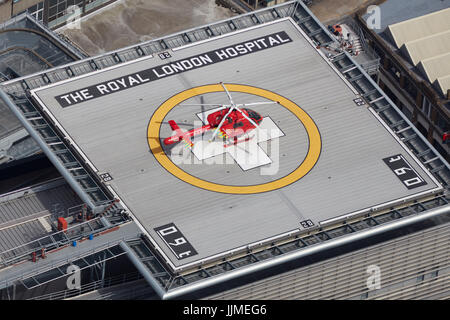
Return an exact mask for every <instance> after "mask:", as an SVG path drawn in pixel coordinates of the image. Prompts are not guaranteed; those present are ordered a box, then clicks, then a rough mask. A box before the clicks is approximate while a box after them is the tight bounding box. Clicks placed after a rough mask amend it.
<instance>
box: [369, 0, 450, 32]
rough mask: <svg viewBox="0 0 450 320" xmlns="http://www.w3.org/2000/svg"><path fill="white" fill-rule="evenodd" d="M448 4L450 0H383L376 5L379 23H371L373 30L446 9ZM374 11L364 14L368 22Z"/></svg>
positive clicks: (381, 30)
mask: <svg viewBox="0 0 450 320" xmlns="http://www.w3.org/2000/svg"><path fill="white" fill-rule="evenodd" d="M449 6H450V0H385V1H383V2H382V3H381V4H379V5H378V6H377V8H378V9H379V16H378V17H377V18H379V20H378V21H375V22H379V24H378V25H377V24H376V23H375V25H373V26H372V27H373V31H374V32H376V33H378V34H379V33H382V32H383V31H385V29H386V28H387V26H389V25H391V24H395V23H398V22H401V21H405V20H409V19H412V18H416V17H420V16H423V15H426V14H429V13H432V12H435V11H439V10H442V9H446V8H448V7H449ZM374 13H375V12H374V11H369V12H368V13H366V14H364V15H363V17H364V19H365V20H366V21H367V22H369V21H371V20H372V19H373V18H375V16H374Z"/></svg>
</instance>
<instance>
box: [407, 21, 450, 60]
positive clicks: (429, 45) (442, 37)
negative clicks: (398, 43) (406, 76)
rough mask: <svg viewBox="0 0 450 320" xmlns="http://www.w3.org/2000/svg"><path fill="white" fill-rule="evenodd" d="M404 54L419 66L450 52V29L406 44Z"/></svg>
mask: <svg viewBox="0 0 450 320" xmlns="http://www.w3.org/2000/svg"><path fill="white" fill-rule="evenodd" d="M401 50H402V53H403V54H405V56H406V57H408V59H409V60H410V61H411V63H412V64H413V65H417V64H418V63H419V62H420V61H422V60H425V59H430V58H433V57H436V56H438V55H442V54H445V53H448V52H450V28H449V29H448V30H446V31H443V32H440V33H436V34H433V35H430V36H427V37H424V38H420V39H417V40H413V41H409V42H406V43H405V44H403V45H402V47H401Z"/></svg>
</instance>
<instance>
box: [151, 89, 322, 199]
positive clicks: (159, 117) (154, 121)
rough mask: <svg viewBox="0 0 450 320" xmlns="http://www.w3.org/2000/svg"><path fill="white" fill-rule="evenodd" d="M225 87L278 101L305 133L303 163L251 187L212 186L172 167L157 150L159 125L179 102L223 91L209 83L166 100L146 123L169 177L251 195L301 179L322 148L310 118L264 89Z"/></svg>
mask: <svg viewBox="0 0 450 320" xmlns="http://www.w3.org/2000/svg"><path fill="white" fill-rule="evenodd" d="M226 87H227V89H228V90H229V91H232V92H243V93H250V94H253V95H256V96H260V97H263V98H266V99H269V100H272V101H278V102H279V103H280V104H281V105H282V106H284V107H285V108H287V109H288V110H289V111H291V112H292V113H293V114H294V115H295V116H296V117H297V118H298V119H299V120H300V121H301V122H302V123H303V125H304V126H305V129H306V132H307V134H308V139H309V149H308V154H307V155H306V158H305V159H304V161H303V162H302V163H301V164H300V166H298V167H297V169H295V170H294V171H292V172H291V173H290V174H288V175H287V176H284V177H283V178H280V179H278V180H275V181H271V182H268V183H263V184H258V185H252V186H230V185H222V184H217V183H212V182H209V181H205V180H202V179H199V178H197V177H194V176H192V175H190V174H188V173H186V172H185V171H183V170H181V169H180V168H179V167H178V166H176V165H175V164H174V163H173V162H172V161H171V160H170V159H169V157H168V156H167V155H166V154H165V152H164V151H163V149H162V147H161V141H160V138H159V132H160V128H161V124H162V122H163V120H164V118H165V117H166V115H167V114H168V113H169V111H170V110H172V109H173V108H174V107H176V106H177V105H178V104H179V103H181V102H183V101H185V100H187V99H190V98H192V97H195V96H198V95H201V94H206V93H212V92H223V91H224V90H223V88H222V86H221V85H220V84H210V85H205V86H200V87H195V88H191V89H188V90H185V91H183V92H180V93H178V94H176V95H174V96H173V97H171V98H170V99H168V100H167V101H165V102H164V103H163V104H162V105H161V106H160V107H159V108H158V109H157V110H156V111H155V113H154V114H153V116H152V118H151V119H150V123H149V125H148V130H147V133H148V136H147V137H148V144H149V146H150V150H151V151H152V153H153V155H154V156H155V158H156V160H157V161H158V162H159V163H160V164H161V165H162V166H163V167H164V168H165V169H166V170H167V171H169V172H170V173H171V174H173V175H174V176H175V177H177V178H179V179H181V180H183V181H185V182H187V183H189V184H191V185H193V186H196V187H199V188H202V189H206V190H210V191H215V192H221V193H230V194H253V193H261V192H267V191H272V190H277V189H280V188H283V187H285V186H287V185H289V184H291V183H293V182H295V181H297V180H299V179H301V178H302V177H303V176H304V175H306V174H307V173H308V172H309V171H310V170H311V169H312V168H313V167H314V165H315V164H316V162H317V160H318V159H319V156H320V151H321V148H322V142H321V139H320V133H319V129H318V128H317V126H316V124H315V123H314V121H313V120H312V119H311V117H310V116H309V115H308V114H307V113H306V112H305V111H303V110H302V109H301V108H300V107H299V106H297V105H296V104H295V103H293V102H292V101H290V100H288V99H286V98H284V97H282V96H280V95H278V94H276V93H273V92H270V91H267V90H264V89H260V88H256V87H252V86H247V85H239V84H226ZM155 137H156V138H155Z"/></svg>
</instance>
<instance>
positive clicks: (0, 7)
mask: <svg viewBox="0 0 450 320" xmlns="http://www.w3.org/2000/svg"><path fill="white" fill-rule="evenodd" d="M12 1H13V0H4V1H1V0H0V23H3V22H5V21H6V20H8V19H10V18H11V16H13V15H16V14H18V13H20V12H22V11H24V10H26V9H28V8H29V7H31V6H33V5H35V4H36V3H39V2H42V1H43V0H20V1H19V2H16V3H14V4H12ZM11 7H12V8H13V13H12V15H11Z"/></svg>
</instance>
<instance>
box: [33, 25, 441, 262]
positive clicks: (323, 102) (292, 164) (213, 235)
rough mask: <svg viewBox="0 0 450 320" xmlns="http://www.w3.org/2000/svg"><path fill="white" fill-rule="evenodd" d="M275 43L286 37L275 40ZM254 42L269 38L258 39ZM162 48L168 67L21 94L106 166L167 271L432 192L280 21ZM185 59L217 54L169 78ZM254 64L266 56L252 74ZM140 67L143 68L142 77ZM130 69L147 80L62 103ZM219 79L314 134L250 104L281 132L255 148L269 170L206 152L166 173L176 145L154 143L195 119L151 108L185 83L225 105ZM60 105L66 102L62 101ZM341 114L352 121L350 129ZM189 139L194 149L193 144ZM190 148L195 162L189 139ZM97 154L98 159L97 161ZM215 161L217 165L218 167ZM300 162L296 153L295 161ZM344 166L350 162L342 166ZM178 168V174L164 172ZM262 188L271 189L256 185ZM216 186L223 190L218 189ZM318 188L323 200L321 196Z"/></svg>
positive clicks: (186, 111)
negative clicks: (184, 246)
mask: <svg viewBox="0 0 450 320" xmlns="http://www.w3.org/2000/svg"><path fill="white" fill-rule="evenodd" d="M273 34H284V35H283V36H281V37H282V38H283V39H284V40H285V41H286V42H285V43H283V44H279V45H277V46H276V47H269V48H267V49H264V50H263V49H261V50H260V51H259V50H258V51H257V52H247V53H246V54H245V55H240V56H235V57H233V58H232V59H229V60H222V59H227V58H226V56H227V53H228V54H230V55H234V54H235V53H234V51H233V50H231V49H232V48H239V47H238V46H239V44H243V45H244V46H246V44H248V43H253V42H252V41H254V39H265V37H266V38H267V37H268V35H273ZM267 39H269V38H267ZM287 39H291V41H289V42H287ZM266 42H267V43H270V40H266ZM230 48H231V49H230ZM224 52H227V53H224ZM170 55H171V58H170V61H171V64H168V65H166V64H167V61H163V60H161V58H160V57H159V56H152V57H147V58H145V59H141V60H139V61H135V62H132V63H126V64H122V65H119V66H117V67H116V68H114V69H110V70H105V71H98V72H92V73H90V74H88V75H85V76H82V77H80V78H78V79H77V78H75V79H72V80H70V81H66V82H63V83H56V84H55V85H50V86H47V87H44V88H42V89H38V90H36V91H32V94H33V96H34V97H35V98H36V100H37V101H38V102H39V103H40V104H41V107H42V108H45V109H47V112H48V113H49V114H51V115H52V117H54V119H55V123H58V125H59V126H60V128H61V131H63V132H67V134H68V136H70V137H71V138H72V139H73V142H72V143H73V144H74V145H77V146H78V148H79V149H80V150H82V153H83V154H84V156H85V157H86V159H89V161H90V162H91V163H92V165H93V168H95V169H94V170H95V171H97V172H98V173H99V174H103V173H108V174H109V175H110V176H111V177H112V178H113V180H110V181H109V182H108V187H109V188H110V189H111V190H112V192H113V193H114V194H117V195H118V197H119V198H120V199H121V200H122V201H123V202H124V203H125V204H126V206H127V207H128V208H129V209H130V211H131V212H132V214H133V215H134V216H135V217H136V219H137V220H138V221H139V222H140V223H141V224H142V226H143V227H144V228H145V230H146V233H147V234H148V235H149V237H150V238H151V239H152V240H153V241H154V242H155V243H156V244H157V246H158V247H159V248H160V250H161V251H162V252H163V253H164V255H165V256H166V257H167V258H168V260H170V261H171V263H172V268H173V269H180V268H182V267H184V268H185V267H186V265H193V264H198V263H199V262H200V261H202V260H211V259H212V258H213V257H214V259H217V256H225V255H227V254H229V252H230V251H232V250H234V249H236V248H244V247H246V246H248V245H251V244H254V243H258V242H266V241H268V239H275V238H281V237H284V235H286V234H288V233H291V232H295V231H296V230H297V228H298V224H299V223H300V222H301V221H305V220H309V221H311V223H314V224H316V225H317V224H321V223H326V221H327V220H329V219H335V218H337V217H340V216H344V215H348V214H351V213H352V212H358V211H360V210H364V209H366V208H369V207H372V206H378V205H382V204H385V203H388V202H390V201H393V200H396V199H400V198H405V197H412V196H415V195H417V194H419V193H422V192H427V191H431V190H434V189H436V188H437V187H438V185H437V184H436V183H435V182H434V181H433V180H432V179H430V177H429V176H428V174H427V172H426V171H424V170H423V169H422V168H421V167H420V166H419V165H418V164H417V163H416V162H415V160H414V158H411V156H410V155H409V154H408V153H407V151H406V150H405V149H403V147H402V146H401V145H400V144H398V142H397V141H396V140H395V139H394V138H393V136H392V135H391V134H389V132H387V131H386V130H385V129H384V127H383V126H381V125H380V123H379V122H378V121H377V120H376V118H374V117H373V115H372V113H371V112H370V111H369V110H368V109H366V108H360V107H359V106H358V105H356V104H355V102H354V101H353V100H354V99H356V98H357V97H356V94H355V91H354V89H352V88H351V87H349V86H348V85H347V84H346V82H345V81H344V80H343V79H342V78H341V77H339V76H338V74H337V72H336V71H335V70H334V69H333V68H332V67H330V65H329V64H328V63H327V60H326V58H325V57H323V56H321V54H320V53H319V52H318V51H317V49H316V48H315V46H314V45H312V44H311V43H310V42H309V41H308V38H307V37H306V35H304V34H303V33H302V32H299V30H298V29H297V28H296V27H295V24H294V23H292V21H291V20H289V19H284V20H279V21H276V22H273V23H270V24H265V25H261V26H257V27H254V28H251V29H248V30H245V31H239V32H236V33H230V34H228V35H227V36H226V37H219V38H216V39H210V40H207V41H204V42H202V43H199V44H196V45H195V46H191V45H187V46H184V47H179V48H177V50H176V51H173V52H170ZM197 56H200V57H208V58H210V59H211V60H212V61H215V60H214V58H215V57H216V58H217V57H219V56H220V58H218V60H217V61H216V62H214V63H208V64H207V65H204V66H198V68H195V69H191V68H189V69H186V70H184V71H179V69H177V70H178V72H180V73H179V74H175V75H172V74H173V70H175V69H174V68H175V67H176V66H177V67H178V66H179V65H183V62H186V61H192V62H194V61H195V60H194V59H195V58H191V57H197ZM274 57H276V58H274ZM264 61H271V63H270V64H267V65H264V68H263V69H262V64H263V62H264ZM197 63H198V61H197ZM149 68H150V69H149ZM152 68H153V69H152ZM149 70H153V72H148V73H147V71H149ZM262 70H264V74H262V73H261V71H262ZM133 74H139V75H140V76H137V75H136V76H134V77H135V79H139V78H142V79H146V77H147V78H148V79H151V80H147V81H148V83H143V84H141V85H137V84H133V85H131V82H130V84H126V87H127V88H126V89H125V88H123V90H120V91H117V92H115V93H111V94H105V95H102V94H104V93H100V95H99V96H97V98H93V99H91V100H88V101H84V102H80V100H79V99H78V100H77V101H78V102H80V103H78V104H76V105H75V102H74V100H73V99H74V98H75V97H77V96H78V93H77V92H80V91H83V92H87V91H84V90H85V89H84V88H86V87H90V88H91V89H90V90H91V93H92V95H93V97H94V96H96V94H95V93H94V91H95V90H97V89H96V88H100V86H101V85H100V84H101V83H104V84H105V85H106V86H109V88H113V89H114V87H115V85H116V84H115V83H116V82H114V81H115V80H114V79H118V80H117V81H122V80H123V79H125V80H126V79H129V78H127V77H128V76H129V75H133ZM155 74H157V76H155ZM152 76H153V78H152ZM139 81H140V80H139ZM222 81H223V82H225V83H227V86H229V90H230V91H231V94H232V96H233V97H234V99H235V100H236V101H239V103H251V102H255V101H259V102H263V101H267V100H266V99H269V98H268V97H269V96H264V95H263V93H261V92H259V91H258V90H255V89H245V90H244V91H242V90H243V89H242V88H237V87H236V88H235V86H234V85H233V84H230V83H238V84H241V85H245V86H250V87H251V88H263V89H265V90H268V91H270V92H271V94H272V95H273V94H274V93H275V94H278V95H280V96H281V97H286V98H287V99H289V100H290V101H292V102H293V103H295V104H296V105H297V106H301V108H302V109H303V110H304V112H306V113H307V114H310V115H311V117H313V118H312V121H313V122H315V123H316V124H317V126H318V127H319V129H318V131H320V134H319V133H318V135H317V136H315V134H314V132H316V131H314V130H316V129H315V128H317V127H316V126H315V125H312V124H308V123H309V122H308V121H309V120H307V119H305V118H304V119H303V120H302V119H301V117H300V118H299V117H298V116H294V113H293V112H295V111H294V110H291V109H288V108H287V107H286V106H287V105H286V102H283V100H280V101H281V102H280V103H281V106H280V105H278V106H274V105H266V106H264V105H262V106H258V107H254V108H255V111H257V112H259V113H260V114H261V115H262V116H263V117H265V119H267V121H271V122H272V123H277V124H278V125H277V126H278V128H279V130H281V131H282V132H283V135H282V136H281V137H278V136H277V137H276V139H275V140H270V141H276V143H277V144H278V147H277V148H279V154H277V153H274V152H269V151H266V154H267V157H268V158H270V160H269V161H271V163H270V165H267V163H263V164H259V163H257V164H256V165H255V166H254V167H250V168H247V167H246V166H249V165H250V164H251V163H250V161H248V162H246V163H245V164H244V165H241V163H240V162H239V161H240V160H239V159H238V158H241V156H239V155H238V154H235V155H231V156H230V157H228V158H227V159H225V160H223V159H222V156H220V155H216V156H213V157H212V158H206V159H205V160H204V161H200V163H197V162H196V161H193V162H190V161H187V162H183V163H181V164H179V165H177V167H176V168H172V169H169V168H170V166H164V163H165V161H166V158H160V157H159V153H160V151H158V150H160V149H162V152H164V153H165V154H167V155H169V156H168V158H170V159H171V160H169V161H172V162H174V163H178V160H179V159H178V158H177V157H176V155H177V152H179V148H178V149H177V151H176V152H175V153H174V152H173V151H172V149H170V148H169V147H166V146H164V144H162V143H161V141H160V139H162V138H166V137H168V136H170V135H171V132H172V130H171V128H170V127H169V125H167V124H166V123H167V121H169V120H175V121H177V122H179V123H185V125H184V128H183V129H186V130H189V129H190V128H192V127H194V126H199V124H198V122H199V120H200V119H199V113H200V112H201V108H200V107H199V106H198V107H195V106H184V107H183V106H178V103H176V104H175V105H174V106H173V109H169V110H170V111H169V113H168V114H167V115H166V114H164V115H161V117H160V118H159V116H157V115H158V114H159V112H160V110H162V109H161V108H164V107H163V106H161V108H160V105H163V103H164V101H166V100H167V99H169V98H170V97H172V96H174V95H177V94H181V95H185V94H186V93H185V92H186V90H188V92H190V91H192V90H196V91H197V90H200V91H201V90H203V88H204V87H205V85H206V87H208V86H210V84H215V86H216V87H219V88H220V90H215V89H214V90H215V91H213V92H212V93H208V92H205V93H203V94H202V96H201V97H202V99H204V101H205V103H209V104H214V106H212V107H210V106H207V107H206V112H207V111H209V110H210V109H214V108H217V105H220V104H224V103H227V101H228V100H227V98H226V95H225V92H223V89H222V88H221V87H220V85H218V83H219V82H222ZM117 83H119V82H117ZM134 83H136V82H134ZM286 83H288V84H289V85H288V86H286V85H285V84H286ZM250 87H249V88H250ZM193 88H198V89H193ZM208 88H209V87H208ZM214 88H215V87H214ZM324 88H326V90H324ZM114 90H116V89H114ZM189 90H190V91H189ZM205 90H209V89H205ZM239 90H241V91H239ZM106 93H107V92H106ZM220 93H222V94H220ZM66 95H67V96H66ZM56 97H60V98H56ZM63 97H65V98H63ZM58 99H59V100H58ZM70 99H72V100H70ZM185 99H186V98H185ZM187 99H189V100H186V101H184V102H183V103H185V104H190V103H191V104H195V103H198V102H199V101H198V94H194V95H193V96H192V98H191V97H188V98H187ZM272 99H281V98H272ZM67 101H69V105H66V103H68V102H67ZM268 101H271V100H270V99H269V100H268ZM61 103H62V104H61ZM62 105H63V107H61V106H62ZM288 110H290V111H291V112H288ZM295 110H296V109H295ZM152 114H153V115H155V116H154V117H158V119H156V120H155V121H154V122H153V120H150V119H155V118H154V117H152V116H151V115H152ZM351 119H354V121H352V120H351ZM149 120H150V125H149ZM348 121H351V122H352V123H353V124H352V129H351V130H349V127H348ZM161 123H162V125H160V124H161ZM196 123H197V124H196ZM147 126H149V132H148V139H149V141H147V139H142V130H144V131H145V130H146V128H147ZM158 126H159V128H158ZM277 126H275V127H274V128H276V127H277ZM304 127H305V128H306V131H305V128H304ZM153 128H155V129H154V130H153ZM318 131H317V132H318ZM356 132H359V134H355V133H356ZM155 140H156V141H157V142H154V141H155ZM193 141H194V144H195V145H197V146H202V145H205V144H204V142H205V140H203V139H199V140H193ZM130 142H132V143H130ZM153 143H156V145H153ZM197 143H198V144H197ZM272 143H273V142H272ZM322 144H323V147H321V146H322ZM268 145H271V147H270V150H275V149H272V148H275V146H274V145H273V144H270V143H269V144H268ZM113 146H114V147H113ZM149 146H150V151H151V152H149ZM208 147H209V145H206V146H205V147H204V148H208ZM244 147H245V146H243V145H242V148H244ZM199 148H201V147H199ZM263 148H269V147H263ZM349 148H350V149H349ZM174 149H176V148H174ZM320 149H321V151H320ZM352 149H358V150H360V152H361V156H360V157H359V158H357V159H356V158H355V157H354V155H353V154H352V152H351V151H350V150H352ZM239 150H241V149H239ZM266 150H269V149H266ZM244 151H245V149H244ZM247 151H248V150H247ZM192 152H193V153H194V154H195V156H196V158H199V156H198V154H197V153H196V152H197V151H196V147H195V146H194V147H193V151H192ZM251 152H253V151H248V153H251ZM105 154H108V155H109V156H108V157H105ZM189 154H191V153H190V151H189ZM230 154H232V153H228V155H230ZM319 154H320V159H318V157H319ZM397 154H403V155H404V157H405V159H406V161H407V162H408V163H410V165H411V166H413V167H414V170H415V171H416V172H418V173H419V175H420V176H422V177H423V179H424V180H425V181H426V184H424V185H423V186H420V187H418V188H414V189H411V190H409V189H408V188H406V187H405V186H404V185H402V184H401V183H399V181H398V178H397V177H396V176H395V175H394V174H393V173H392V171H391V169H390V168H389V167H388V166H387V165H386V164H385V163H384V162H383V161H382V159H383V158H389V157H390V156H394V155H397ZM314 155H316V156H314ZM190 159H192V158H190ZM220 159H222V160H223V161H226V163H223V162H222V163H221V162H220V161H221V160H220ZM242 159H243V158H242ZM302 159H306V160H305V162H302ZM212 160H214V161H213V162H212V163H210V162H211V161H212ZM258 161H259V160H258ZM310 161H311V163H312V166H314V168H309V169H308V170H307V171H306V172H307V175H306V173H305V177H304V178H299V179H294V180H292V181H291V180H290V182H289V184H288V185H283V184H282V182H281V181H283V179H284V177H290V176H292V173H293V172H297V169H296V168H305V165H304V163H310ZM244 162H245V161H244ZM350 163H352V164H354V165H351V166H349V164H350ZM270 167H273V168H277V170H276V172H274V173H273V174H271V175H264V174H262V173H261V172H262V171H261V170H263V171H264V170H267V169H268V168H270ZM179 169H181V170H182V171H183V172H184V174H180V175H178V176H176V175H177V172H178V171H177V170H179ZM170 170H172V171H170ZM186 173H187V174H188V177H186ZM189 176H190V177H189ZM192 177H196V178H197V179H200V180H201V182H198V181H197V180H196V179H192ZM324 177H327V178H326V179H323V178H324ZM289 179H291V178H289ZM206 181H207V182H209V183H214V184H217V185H219V186H220V187H219V188H215V187H214V186H211V187H210V186H209V184H208V183H204V182H206ZM269 185H274V186H276V187H273V188H271V189H265V188H266V187H267V186H269ZM279 185H280V186H279ZM251 188H253V189H254V190H255V191H249V192H248V193H245V192H241V189H249V190H250V189H251ZM228 189H233V190H231V191H226V190H228ZM253 189H252V190H253ZM368 190H370V192H368ZM324 194H326V195H327V196H326V197H323V195H324ZM299 195H302V196H301V197H299ZM175 199H176V200H177V201H174V200H175ZM169 224H174V225H175V226H176V227H177V228H178V229H179V230H180V231H181V232H182V234H183V235H184V236H185V237H186V239H188V240H189V242H190V243H191V245H192V247H193V248H194V249H195V251H196V252H197V254H193V255H192V256H189V257H187V258H184V257H181V256H177V254H176V253H174V252H172V249H173V248H171V247H170V246H169V245H168V244H167V243H165V241H166V240H165V239H164V238H163V237H161V235H160V234H158V232H157V231H156V230H155V228H159V227H162V226H167V225H169Z"/></svg>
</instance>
